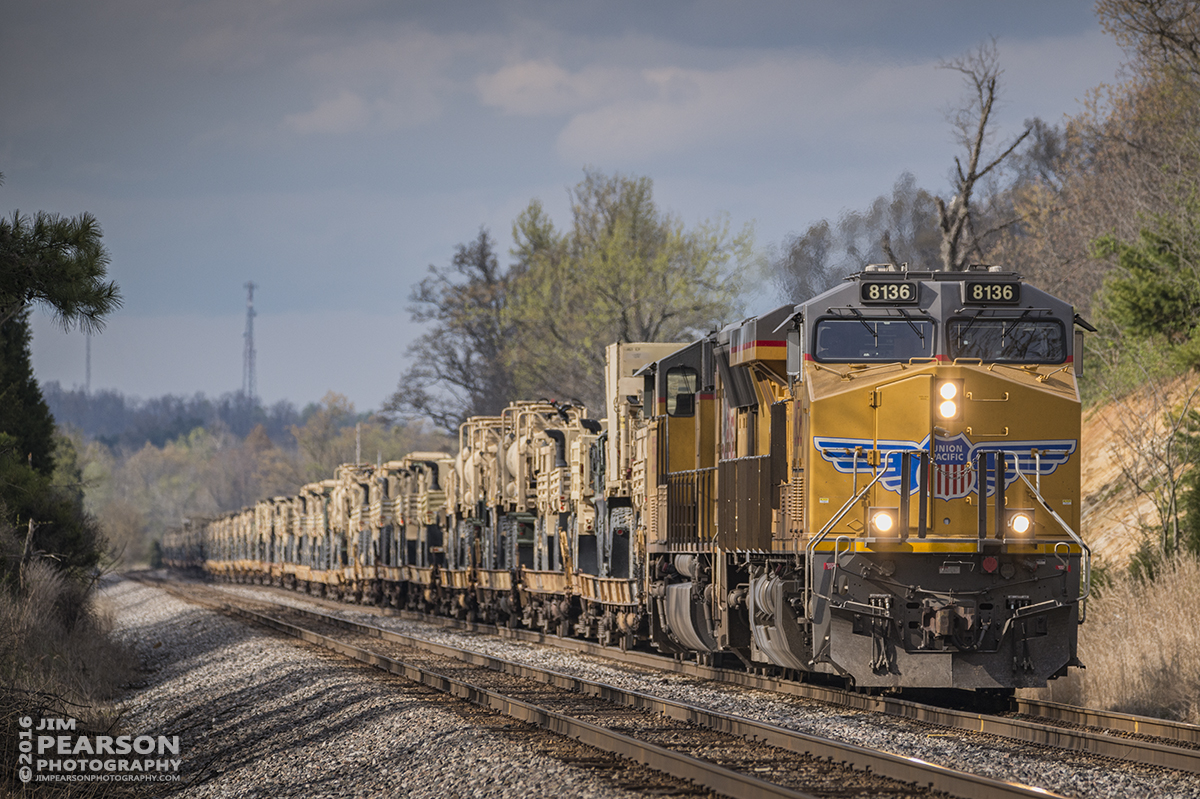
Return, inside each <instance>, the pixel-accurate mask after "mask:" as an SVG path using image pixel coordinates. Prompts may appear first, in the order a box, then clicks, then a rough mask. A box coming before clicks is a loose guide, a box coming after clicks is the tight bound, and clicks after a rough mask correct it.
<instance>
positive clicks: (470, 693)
mask: <svg viewBox="0 0 1200 799" xmlns="http://www.w3.org/2000/svg"><path fill="white" fill-rule="evenodd" d="M159 587H162V588H164V589H165V590H167V591H168V592H170V593H172V594H174V595H176V596H179V597H180V598H181V599H184V600H185V601H189V602H199V603H200V604H204V605H206V606H209V607H214V608H218V609H220V610H223V611H225V612H228V613H231V614H234V615H237V616H240V617H242V618H245V619H247V620H249V621H253V622H254V623H257V624H260V625H263V626H266V627H269V628H271V629H274V630H277V631H279V632H283V633H285V634H288V635H292V636H294V637H297V638H300V639H302V640H305V641H308V642H309V643H313V644H317V645H319V646H322V647H325V648H328V649H330V650H332V651H335V652H338V653H339V654H342V655H345V656H347V657H350V658H353V659H355V660H357V661H359V662H362V663H366V664H369V665H373V666H376V667H378V668H381V669H383V670H386V671H389V672H391V673H393V674H398V675H400V676H403V677H406V678H408V679H411V680H413V681H415V682H420V683H422V684H424V685H427V686H429V687H431V688H435V689H436V690H439V691H443V692H446V693H451V694H453V695H455V696H459V697H461V698H464V699H468V700H469V701H472V702H475V703H476V704H480V705H481V706H484V707H489V708H491V709H494V710H497V711H498V712H501V713H505V714H507V715H511V716H513V717H515V718H519V719H521V720H523V721H529V722H531V723H534V724H537V725H538V726H541V727H543V728H545V729H548V730H551V731H553V732H557V733H560V734H563V735H567V736H569V737H572V738H575V739H577V740H580V741H582V742H584V743H588V744H590V745H592V746H595V747H597V748H599V749H603V750H605V751H609V752H613V753H615V754H618V755H621V756H622V757H627V758H629V759H632V760H636V761H638V762H640V763H643V764H644V765H646V766H648V767H650V768H653V769H656V770H659V771H663V772H666V773H668V774H670V775H672V776H674V777H678V778H682V779H687V780H692V781H693V782H696V783H697V784H700V785H702V786H703V787H705V788H708V789H710V790H714V791H717V792H719V793H723V794H725V795H728V796H746V795H754V796H778V797H796V799H801V798H803V797H809V796H810V794H805V793H801V792H797V791H795V790H793V789H790V788H786V787H783V786H779V785H775V784H773V783H769V782H766V781H764V780H762V779H759V778H757V777H753V776H751V775H748V774H742V773H740V772H736V771H733V770H731V769H726V768H724V767H722V766H718V765H716V764H714V763H710V762H708V761H703V760H699V759H697V758H693V757H691V756H689V755H685V754H682V753H679V752H675V751H672V750H669V749H665V748H663V747H658V746H656V745H654V744H650V743H647V742H644V741H638V740H636V739H634V738H630V737H629V736H625V735H623V734H621V733H617V732H614V731H612V730H607V729H605V728H603V727H599V726H597V725H594V724H591V723H590V722H586V721H583V720H581V719H573V718H571V717H569V716H565V715H563V714H559V713H556V712H554V711H551V710H548V709H545V708H539V707H537V706H535V705H532V704H529V703H526V702H522V701H520V700H516V699H513V698H511V697H506V696H503V695H501V694H497V693H495V692H493V691H491V690H489V689H487V688H483V687H480V686H476V685H472V684H471V683H467V682H465V681H461V680H457V679H454V678H450V677H446V676H444V675H440V674H438V673H436V672H433V671H428V670H426V669H423V668H421V667H419V666H416V665H414V664H408V663H404V662H402V661H399V660H396V659H393V658H390V657H387V656H384V655H380V654H378V653H374V652H371V651H369V650H367V649H363V648H361V647H357V646H354V645H351V644H347V643H344V642H341V641H337V640H336V639H334V638H330V637H328V636H325V635H322V634H320V633H317V632H313V631H311V630H305V629H304V628H302V627H299V626H297V625H294V624H290V623H289V622H285V621H282V620H280V619H274V618H272V617H270V616H268V615H265V614H261V613H257V612H255V611H251V610H248V609H245V608H239V607H237V606H236V605H232V604H230V603H228V602H207V601H204V600H201V599H199V598H196V597H193V596H189V595H186V594H184V593H182V592H177V591H174V590H172V589H171V588H169V587H166V586H159ZM257 601H260V602H266V604H274V603H270V602H267V601H265V600H257ZM276 607H278V608H279V609H280V610H281V611H284V612H287V613H296V614H299V615H301V616H305V617H307V618H310V619H313V620H316V621H319V622H321V623H325V624H329V625H331V626H336V627H339V628H342V629H345V630H348V631H351V632H355V633H358V634H361V635H365V636H369V637H374V638H379V639H380V640H384V641H389V642H391V643H396V644H401V645H404V646H410V647H414V648H419V649H422V650H425V651H428V652H432V653H434V654H438V655H443V656H448V657H453V658H455V659H457V660H460V661H463V662H465V663H468V664H470V665H474V666H481V667H485V668H488V669H491V670H493V671H498V672H502V673H506V674H510V675H513V676H516V677H522V678H525V679H533V680H537V681H540V682H543V683H545V684H548V685H553V686H555V687H558V688H564V689H567V690H573V691H576V692H578V693H581V694H585V695H589V696H595V697H599V698H602V699H605V700H606V701H609V702H613V703H618V704H622V705H625V706H628V707H634V708H640V709H644V710H648V711H651V712H657V713H661V714H663V715H665V716H667V717H670V718H674V719H677V720H687V721H691V722H693V723H697V724H699V725H701V726H704V727H708V728H710V729H714V730H717V731H719V732H725V733H729V734H732V735H737V736H739V737H743V738H746V739H748V740H758V741H761V742H763V743H765V744H768V745H771V746H775V747H778V748H781V749H786V750H788V751H792V752H796V753H799V754H809V755H811V756H814V757H817V758H822V759H827V760H832V761H835V762H840V763H845V764H847V765H849V766H851V767H853V768H856V769H859V770H864V771H869V772H871V773H873V774H877V775H879V776H882V777H888V778H891V779H894V780H897V781H900V782H905V783H912V784H916V785H927V786H930V787H931V788H932V789H934V790H940V791H944V792H946V793H949V794H951V795H954V796H960V797H970V799H1012V798H1013V797H1022V798H1025V799H1029V798H1031V797H1041V798H1042V799H1045V797H1051V798H1053V797H1056V796H1058V794H1054V793H1052V792H1050V791H1047V790H1045V789H1043V788H1036V787H1031V786H1026V785H1020V784H1017V783H1012V782H1006V781H1003V780H996V779H992V778H990V777H984V776H980V775H976V774H968V773H965V772H959V771H955V770H953V769H950V768H946V767H944V766H939V765H937V764H934V763H928V762H926V761H923V760H920V759H919V758H913V757H906V756H902V755H894V754H891V753H887V752H879V751H875V750H871V749H867V748H866V747H861V746H857V745H855V744H848V743H844V742H841V741H835V740H831V739H825V738H820V737H817V736H813V735H809V734H806V733H801V732H798V731H795V730H789V729H785V728H782V727H778V726H775V725H771V724H766V723H763V722H757V721H753V720H750V719H745V718H741V717H737V716H731V715H728V714H724V713H720V712H718V711H713V710H710V709H707V708H702V707H697V706H694V705H688V704H684V703H681V702H675V701H673V700H668V699H662V698H660V697H654V696H650V695H648V694H644V693H640V692H637V691H630V690H626V689H620V688H617V687H615V686H610V685H605V684H602V683H597V682H594V681H590V680H584V679H582V678H577V677H574V676H571V675H567V674H562V673H561V672H555V671H553V670H549V669H541V668H537V667H533V666H527V665H524V664H520V663H513V662H511V661H506V660H503V659H501V658H497V657H493V656H491V655H486V654H483V653H480V652H474V651H471V650H466V649H461V648H458V647H454V646H450V645H447V644H438V643H435V642H431V641H428V640H425V639H422V638H419V637H414V636H408V635H404V634H402V633H397V632H395V631H392V630H385V629H383V628H380V627H376V626H374V625H370V624H364V623H361V622H355V621H350V620H348V619H343V618H339V617H337V616H330V615H328V614H325V613H320V612H317V611H312V610H307V609H303V608H296V607H293V606H290V605H276ZM658 665H661V664H658Z"/></svg>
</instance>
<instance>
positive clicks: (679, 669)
mask: <svg viewBox="0 0 1200 799" xmlns="http://www.w3.org/2000/svg"><path fill="white" fill-rule="evenodd" d="M279 590H282V589H279ZM285 595H287V596H292V595H293V594H291V592H287V593H285ZM302 596H304V598H305V600H307V601H312V602H315V603H319V604H323V605H325V606H327V607H330V608H336V609H342V610H344V609H347V607H350V608H354V609H355V610H357V611H364V612H372V611H374V612H382V613H383V614H384V615H389V616H396V617H399V618H405V619H410V620H414V621H421V622H424V623H430V624H436V625H439V626H442V627H446V628H450V629H456V630H464V631H470V632H479V633H485V634H489V635H496V636H499V637H501V638H510V639H514V640H519V641H525V642H528V643H536V644H540V645H546V646H554V647H557V648H560V649H564V650H567V651H573V652H577V653H580V654H587V655H592V656H596V657H603V658H614V657H618V656H617V654H616V652H615V650H613V649H612V648H611V647H604V646H600V645H599V644H597V643H593V642H590V641H583V640H579V639H572V638H560V637H558V636H547V635H544V634H542V633H539V632H535V631H530V630H521V629H510V628H508V627H502V626H494V625H490V624H479V623H473V622H465V621H458V620H455V619H447V618H445V617H440V616H428V615H426V614H422V613H414V612H411V611H396V610H392V609H383V610H382V611H381V610H380V609H378V608H372V607H370V606H361V605H349V606H347V605H346V603H342V602H336V601H334V600H327V599H321V598H316V597H311V596H308V595H302ZM619 660H620V661H621V662H624V663H633V664H635V665H639V666H642V667H645V668H652V669H659V670H665V671H671V672H674V673H677V674H681V675H685V676H689V677H693V678H695V679H701V680H712V681H717V682H724V683H728V684H733V685H739V686H742V687H746V688H753V689H759V690H763V691H771V692H775V693H780V694H785V695H788V696H795V697H798V698H802V699H809V700H814V701H818V702H823V703H826V704H830V705H836V706H839V707H846V708H851V709H854V710H860V711H864V712H869V713H882V714H885V715H889V716H894V717H897V718H903V719H908V720H911V721H916V722H921V723H924V724H929V725H935V726H938V727H943V728H947V729H952V730H962V731H964V732H971V733H983V734H988V735H994V736H997V737H1000V738H1006V739H1010V740H1014V741H1020V742H1023V743H1029V744H1035V745H1040V746H1047V747H1054V748H1057V749H1065V750H1069V751H1073V752H1081V753H1086V754H1090V755H1094V756H1097V757H1102V758H1110V759H1113V760H1119V761H1124V762H1129V763H1137V764H1139V765H1145V766H1153V767H1158V768H1166V769H1172V770H1177V771H1185V772H1189V773H1193V774H1200V726H1197V725H1193V724H1184V723H1180V722H1173V721H1167V720H1164V719H1155V718H1150V717H1147V716H1135V715H1130V714H1123V713H1114V712H1110V711H1100V710H1091V709H1087V708H1079V707H1073V706H1070V705H1064V704H1058V703H1053V702H1044V701H1038V700H1032V699H1020V698H1016V699H1012V700H1011V706H1009V707H1007V708H1006V710H1007V712H1005V713H996V712H979V711H976V710H956V709H953V708H948V707H944V706H940V705H933V704H928V703H921V702H914V701H910V700H905V699H898V698H895V697H887V696H873V695H869V694H860V693H856V692H854V691H847V690H845V689H840V688H835V687H830V686H821V685H813V684H809V683H803V682H797V681H795V680H790V679H780V678H778V677H773V676H768V675H763V674H752V673H749V672H746V671H742V670H740V669H726V668H719V667H714V666H707V665H703V664H699V663H694V662H691V661H685V660H680V659H672V658H668V657H664V656H662V655H658V654H654V653H650V652H641V651H625V652H621V653H620V655H619Z"/></svg>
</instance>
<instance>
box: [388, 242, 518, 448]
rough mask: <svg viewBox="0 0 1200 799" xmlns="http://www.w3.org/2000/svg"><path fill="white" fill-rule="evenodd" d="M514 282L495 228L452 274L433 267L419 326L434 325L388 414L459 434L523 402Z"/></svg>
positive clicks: (416, 347) (463, 249)
mask: <svg viewBox="0 0 1200 799" xmlns="http://www.w3.org/2000/svg"><path fill="white" fill-rule="evenodd" d="M509 289H510V276H509V274H508V273H507V272H506V271H504V270H501V268H500V265H499V262H498V261H497V258H496V252H495V245H494V244H493V242H492V239H491V236H490V235H489V234H488V232H487V230H486V229H484V228H480V230H479V235H478V236H477V237H476V238H475V240H474V241H472V242H471V243H469V244H460V245H458V247H457V248H456V249H455V252H454V257H453V258H452V259H451V261H450V266H449V268H444V267H438V266H433V265H430V267H429V275H428V276H427V277H426V278H425V279H424V280H422V281H421V282H420V283H419V284H418V285H417V287H416V288H415V289H414V290H413V293H412V295H411V297H410V298H409V299H410V301H411V302H412V303H413V304H412V305H411V306H410V308H409V311H410V313H411V314H412V318H413V321H415V322H432V323H434V325H433V328H432V329H430V330H429V331H428V332H426V333H425V334H424V335H422V336H421V337H420V338H419V339H418V340H417V341H416V342H415V343H414V344H413V345H412V346H410V347H409V349H408V353H409V355H410V357H411V358H412V359H413V365H412V366H411V367H410V368H409V369H408V371H406V372H405V373H404V375H403V376H402V377H401V378H400V385H399V387H398V388H397V390H396V392H395V393H394V394H393V395H392V396H391V398H390V399H389V400H388V401H387V403H385V405H384V410H385V412H387V413H390V414H394V415H401V416H424V417H427V418H429V419H431V420H432V421H433V423H434V424H436V425H438V426H439V427H442V428H444V429H446V430H457V429H458V426H459V424H461V423H462V422H463V420H465V419H466V418H467V417H469V416H477V415H482V416H492V415H496V414H498V413H499V412H500V411H501V410H502V409H503V408H504V407H505V406H506V405H507V404H508V403H509V402H511V401H512V400H513V399H515V398H516V392H515V390H514V385H513V379H512V374H511V371H510V368H511V367H510V363H511V360H512V358H511V357H510V355H509V347H510V346H511V343H512V331H511V328H510V325H509V323H508V321H507V319H506V317H505V310H506V306H507V302H508V294H509Z"/></svg>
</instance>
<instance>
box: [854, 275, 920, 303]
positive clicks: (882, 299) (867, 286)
mask: <svg viewBox="0 0 1200 799" xmlns="http://www.w3.org/2000/svg"><path fill="white" fill-rule="evenodd" d="M859 292H860V294H859V296H860V298H861V299H862V301H863V302H865V303H885V304H887V305H916V304H917V284H916V283H909V282H907V281H905V282H901V281H898V280H887V281H882V280H881V281H870V280H868V281H864V282H862V283H860V284H859Z"/></svg>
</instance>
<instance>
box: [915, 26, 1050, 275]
mask: <svg viewBox="0 0 1200 799" xmlns="http://www.w3.org/2000/svg"><path fill="white" fill-rule="evenodd" d="M940 68H941V69H950V70H953V71H955V72H959V73H961V74H962V76H963V82H964V84H966V86H967V90H968V99H967V102H966V104H965V105H964V106H962V107H961V108H959V109H958V110H957V111H955V112H954V113H953V115H952V116H951V123H952V124H953V126H954V129H955V131H956V133H957V136H958V140H959V143H960V144H961V145H962V146H963V147H964V149H965V150H966V153H965V164H964V157H962V156H955V157H954V166H955V171H954V183H955V185H954V189H955V193H954V196H953V197H951V198H950V201H949V202H946V201H945V200H943V199H942V198H941V197H938V198H936V199H935V202H936V203H937V212H938V226H939V228H940V229H941V233H942V247H941V262H942V269H943V270H946V271H953V270H960V269H964V268H965V267H966V266H967V264H969V263H971V262H972V261H973V260H974V261H982V260H983V249H982V246H981V243H982V241H983V240H984V239H985V238H987V237H988V236H990V235H991V234H994V233H996V232H999V231H1000V230H1003V229H1004V228H1005V227H1008V226H1011V225H1013V224H1015V223H1016V221H1017V218H1016V216H1009V215H1006V218H1004V219H1000V220H997V221H995V222H993V223H992V224H991V225H990V226H989V227H987V228H985V229H982V230H978V229H976V228H977V222H978V220H977V217H978V216H979V214H978V213H977V212H976V210H975V209H974V208H973V206H972V198H973V195H974V193H975V191H976V188H977V187H978V186H979V184H980V182H981V181H983V180H984V179H985V178H987V177H988V176H989V175H992V174H993V173H994V172H995V170H996V169H997V167H999V166H1000V164H1001V163H1002V162H1003V161H1004V159H1006V158H1008V156H1010V155H1012V153H1013V151H1015V150H1016V149H1017V147H1019V146H1020V144H1021V142H1023V141H1025V138H1026V137H1027V136H1028V135H1029V133H1030V128H1026V129H1025V131H1024V132H1023V133H1022V134H1021V135H1019V136H1017V137H1016V138H1015V139H1014V140H1013V141H1012V142H1011V143H1010V144H1008V145H1007V146H1006V147H1004V148H1002V149H1001V150H1000V151H999V154H998V155H995V156H994V157H989V156H988V155H986V154H985V153H984V148H985V147H986V146H987V143H988V140H989V138H991V133H992V131H991V130H990V129H989V127H988V126H989V124H990V123H991V119H992V112H993V110H994V109H995V104H996V98H997V90H998V87H999V82H1000V76H1001V75H1002V74H1003V72H1004V71H1003V70H1002V69H1000V59H999V56H998V55H997V53H996V42H995V40H994V39H993V40H991V41H989V42H986V43H984V44H981V45H980V46H979V47H978V48H977V49H976V50H974V51H972V52H970V53H967V54H966V55H964V56H960V57H959V58H956V59H954V60H952V61H944V62H942V64H941V65H940Z"/></svg>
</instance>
